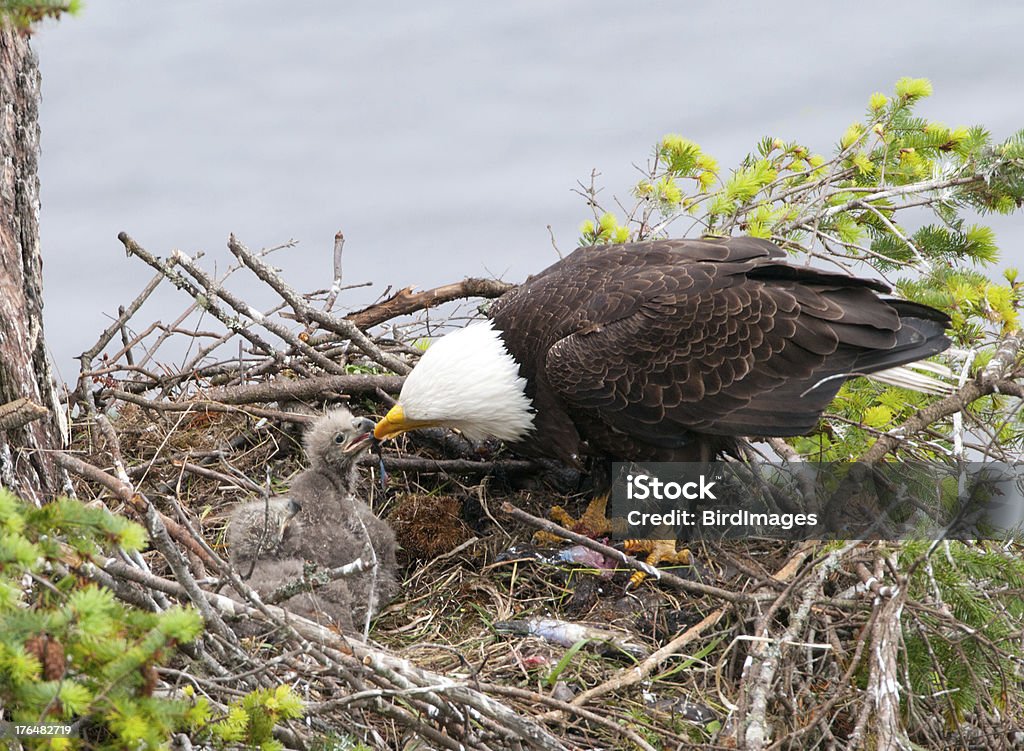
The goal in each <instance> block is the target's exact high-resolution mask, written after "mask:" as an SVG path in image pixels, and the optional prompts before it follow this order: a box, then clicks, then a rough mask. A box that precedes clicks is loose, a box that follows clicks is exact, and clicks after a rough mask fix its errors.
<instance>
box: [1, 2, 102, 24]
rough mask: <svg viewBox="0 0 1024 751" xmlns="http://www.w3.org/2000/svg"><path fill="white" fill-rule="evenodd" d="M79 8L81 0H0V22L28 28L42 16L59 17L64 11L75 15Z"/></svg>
mask: <svg viewBox="0 0 1024 751" xmlns="http://www.w3.org/2000/svg"><path fill="white" fill-rule="evenodd" d="M81 9H82V3H81V0H68V2H60V0H0V23H12V24H14V26H15V27H17V28H19V29H28V28H29V27H31V26H32V24H35V23H38V22H40V21H42V20H43V19H44V18H60V17H61V16H62V15H63V14H65V13H70V14H71V15H76V14H77V13H78V12H79V11H80V10H81Z"/></svg>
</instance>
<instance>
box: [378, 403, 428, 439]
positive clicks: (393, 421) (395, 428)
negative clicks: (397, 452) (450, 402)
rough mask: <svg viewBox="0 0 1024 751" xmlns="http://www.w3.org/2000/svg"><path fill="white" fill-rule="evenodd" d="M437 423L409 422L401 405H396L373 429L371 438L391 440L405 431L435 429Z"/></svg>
mask: <svg viewBox="0 0 1024 751" xmlns="http://www.w3.org/2000/svg"><path fill="white" fill-rule="evenodd" d="M437 425H438V423H436V422H430V421H429V420H410V419H408V418H407V417H406V416H405V412H403V411H402V405H401V404H396V405H395V406H394V407H392V408H391V409H390V410H389V411H388V413H387V414H386V415H384V418H383V419H382V420H381V421H380V422H378V423H377V425H376V427H374V429H373V436H374V438H376V439H377V440H378V441H383V440H384V439H385V438H393V437H394V436H396V435H398V434H400V433H404V432H405V431H407V430H415V429H416V428H434V427H437Z"/></svg>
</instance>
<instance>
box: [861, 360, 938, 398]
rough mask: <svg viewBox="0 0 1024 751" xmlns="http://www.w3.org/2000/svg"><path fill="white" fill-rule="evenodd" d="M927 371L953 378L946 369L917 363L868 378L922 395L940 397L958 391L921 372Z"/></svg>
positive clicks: (936, 365)
mask: <svg viewBox="0 0 1024 751" xmlns="http://www.w3.org/2000/svg"><path fill="white" fill-rule="evenodd" d="M922 370H923V371H927V372H930V373H933V374H934V375H937V376H940V377H942V378H952V377H953V372H952V371H951V370H950V369H949V368H947V367H945V366H944V365H939V364H938V363H933V362H926V361H921V362H915V363H912V364H911V365H900V366H899V367H896V368H889V369H888V370H879V371H878V372H877V373H872V374H871V375H869V376H868V378H870V379H872V380H874V381H880V382H882V383H885V384H888V385H890V386H901V387H903V388H905V389H910V390H911V391H920V392H921V393H922V394H938V395H939V396H946V395H947V394H952V393H953V392H954V391H956V386H954V385H952V384H951V383H947V382H945V381H940V380H939V379H938V378H933V377H932V376H929V375H925V373H922V372H920V371H922Z"/></svg>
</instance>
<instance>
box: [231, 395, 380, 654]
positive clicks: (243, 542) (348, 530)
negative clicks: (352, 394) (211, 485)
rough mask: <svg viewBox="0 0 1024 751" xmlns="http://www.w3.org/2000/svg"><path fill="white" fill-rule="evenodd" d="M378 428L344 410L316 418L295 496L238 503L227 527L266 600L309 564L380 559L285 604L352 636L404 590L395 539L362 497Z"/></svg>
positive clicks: (236, 557) (244, 569) (243, 567)
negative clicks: (361, 475)
mask: <svg viewBox="0 0 1024 751" xmlns="http://www.w3.org/2000/svg"><path fill="white" fill-rule="evenodd" d="M372 430H373V422H372V421H371V420H367V419H365V418H357V417H354V416H353V415H352V413H351V412H349V411H348V410H347V409H344V408H337V409H334V410H332V411H330V412H328V413H327V414H325V415H324V416H323V417H320V418H319V419H317V420H316V421H315V422H314V423H313V424H312V425H311V426H310V429H309V431H308V432H307V433H306V437H305V441H304V443H305V447H306V454H307V456H308V458H309V469H306V470H305V471H303V472H301V473H300V474H299V475H298V476H297V477H296V478H295V481H294V482H293V484H292V487H291V491H290V492H289V493H288V495H287V496H275V497H274V498H271V499H270V500H269V501H254V502H252V503H247V504H243V505H242V506H239V507H238V508H237V509H236V510H235V512H234V513H233V514H232V518H231V523H230V526H229V528H228V530H229V531H228V543H229V546H230V550H231V560H232V563H233V564H234V565H235V567H236V568H237V569H238V570H239V572H240V573H241V574H242V575H243V576H246V575H247V574H248V573H249V572H250V571H251V577H250V580H249V585H250V586H251V587H252V588H253V589H255V590H256V591H257V592H259V593H260V594H261V595H264V596H265V595H268V594H270V593H271V592H273V591H274V590H276V589H278V588H279V587H281V586H283V585H284V584H289V583H292V582H294V581H296V580H298V579H300V578H301V576H302V574H303V566H304V564H305V562H307V561H308V562H310V563H312V564H314V565H315V566H316V568H317V569H318V570H320V571H322V570H325V569H330V568H336V567H338V566H344V565H345V564H348V563H352V562H353V561H355V560H356V559H357V558H361V559H363V560H364V561H367V562H371V561H373V560H374V559H376V561H377V565H376V566H375V567H372V568H369V569H367V570H365V571H363V572H360V573H358V574H355V575H353V576H348V577H345V578H341V579H335V580H334V581H332V582H330V583H328V584H327V585H325V586H322V587H319V588H316V589H312V588H311V589H310V591H308V592H303V593H301V594H298V595H295V596H294V597H291V598H290V599H288V600H286V601H284V602H283V603H281V606H282V607H284V608H285V609H287V610H290V611H291V612H293V613H297V614H299V615H302V616H304V617H306V618H309V619H311V620H314V621H317V622H319V623H323V624H325V625H334V626H336V627H338V628H339V629H341V630H342V631H343V632H345V633H350V634H351V633H357V632H359V631H361V630H362V626H363V624H364V622H365V619H366V616H367V613H368V612H369V615H370V617H373V616H374V615H376V614H377V613H378V612H379V611H380V609H381V607H383V605H384V604H386V603H387V602H388V600H390V599H391V598H392V597H393V596H394V594H395V593H396V592H397V591H398V578H397V571H398V564H397V562H396V560H395V551H396V549H397V544H396V542H395V535H394V533H393V532H392V531H391V528H390V527H389V526H388V525H387V523H385V522H383V521H381V520H380V519H378V518H377V517H376V516H374V514H373V512H372V511H371V510H370V508H369V506H367V505H366V503H364V502H363V501H362V500H361V499H360V498H359V497H358V495H357V485H358V483H357V471H356V464H357V460H358V459H359V457H360V456H361V455H362V454H363V452H364V451H365V450H366V448H367V447H368V446H369V436H370V434H371V433H372Z"/></svg>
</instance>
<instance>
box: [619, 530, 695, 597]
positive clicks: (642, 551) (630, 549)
mask: <svg viewBox="0 0 1024 751" xmlns="http://www.w3.org/2000/svg"><path fill="white" fill-rule="evenodd" d="M622 547H623V549H625V551H626V552H627V553H629V554H630V555H634V556H637V557H638V558H639V557H640V556H641V555H643V556H644V558H643V561H644V563H646V564H647V565H648V566H658V565H661V564H663V563H666V564H669V565H672V564H675V565H677V566H689V565H690V563H691V562H692V560H693V557H692V556H691V555H690V551H689V549H688V548H683V549H682V550H679V549H677V548H676V541H675V540H626V541H625V542H623V543H622ZM646 578H647V574H645V573H644V572H643V571H637V572H635V573H634V574H633V576H631V577H630V578H629V584H627V585H626V589H636V588H637V587H639V586H640V585H641V584H643V582H644V579H646Z"/></svg>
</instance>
